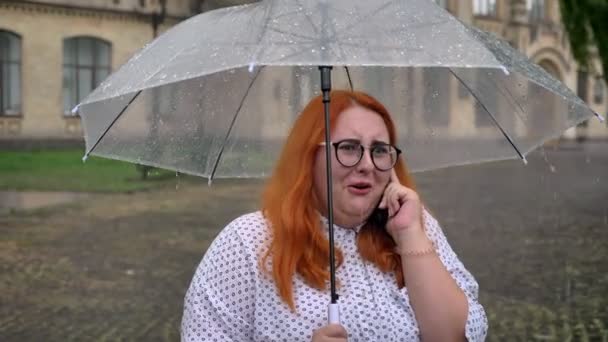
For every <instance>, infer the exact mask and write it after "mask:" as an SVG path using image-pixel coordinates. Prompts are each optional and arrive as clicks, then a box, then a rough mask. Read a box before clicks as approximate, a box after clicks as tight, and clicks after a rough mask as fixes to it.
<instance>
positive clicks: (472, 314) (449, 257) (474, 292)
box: [423, 209, 488, 341]
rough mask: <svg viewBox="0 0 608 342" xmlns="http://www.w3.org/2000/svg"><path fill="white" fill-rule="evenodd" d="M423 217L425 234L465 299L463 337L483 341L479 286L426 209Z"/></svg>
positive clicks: (484, 322)
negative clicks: (465, 319)
mask: <svg viewBox="0 0 608 342" xmlns="http://www.w3.org/2000/svg"><path fill="white" fill-rule="evenodd" d="M423 215H424V224H425V229H426V233H427V235H428V236H429V238H430V239H431V240H432V241H433V243H434V244H435V246H436V248H437V253H438V254H439V258H440V259H441V262H442V263H443V265H444V266H445V267H446V269H447V270H448V272H449V273H450V274H451V275H452V278H454V280H455V281H456V284H458V287H460V289H462V291H463V292H464V294H465V296H466V297H467V302H468V304H469V312H468V316H467V322H466V326H465V336H466V338H467V340H468V341H484V340H485V337H486V334H487V331H488V319H487V317H486V313H485V311H484V309H483V307H482V306H481V304H480V303H479V302H478V292H479V285H478V284H477V281H476V280H475V278H473V275H472V274H471V273H470V272H469V271H468V270H467V269H466V268H465V267H464V265H463V264H462V262H461V261H460V260H459V259H458V256H456V253H454V251H453V250H452V247H450V245H449V243H448V241H447V239H446V237H445V235H444V234H443V231H442V229H441V227H440V226H439V223H438V222H437V220H436V219H435V218H434V217H433V216H432V215H431V214H430V213H429V212H428V211H427V210H426V209H425V210H424V214H423Z"/></svg>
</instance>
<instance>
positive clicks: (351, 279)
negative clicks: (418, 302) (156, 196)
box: [181, 211, 488, 342]
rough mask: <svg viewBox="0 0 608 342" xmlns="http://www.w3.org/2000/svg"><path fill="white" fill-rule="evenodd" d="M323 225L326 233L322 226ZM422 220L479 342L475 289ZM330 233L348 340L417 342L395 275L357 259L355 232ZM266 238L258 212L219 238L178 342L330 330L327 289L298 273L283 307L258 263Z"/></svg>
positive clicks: (480, 316)
mask: <svg viewBox="0 0 608 342" xmlns="http://www.w3.org/2000/svg"><path fill="white" fill-rule="evenodd" d="M320 219H321V221H322V222H323V224H322V226H323V228H324V230H325V232H326V234H327V231H328V229H327V223H326V220H325V219H323V218H320ZM424 220H425V227H426V233H427V235H428V237H429V238H430V239H431V240H432V241H433V242H434V243H435V246H436V247H437V252H438V255H439V258H440V259H441V261H442V262H443V264H444V266H445V267H446V269H447V270H448V271H449V273H450V274H451V275H452V277H453V278H454V280H455V281H456V283H457V284H458V286H459V287H460V288H461V289H462V290H463V292H464V293H465V295H466V297H467V300H468V307H469V312H468V317H467V322H466V337H467V339H468V340H469V341H483V340H484V339H485V336H486V333H487V329H488V322H487V318H486V314H485V312H484V309H483V307H482V306H481V305H480V304H479V303H478V301H477V294H478V285H477V282H476V281H475V279H474V278H473V276H472V275H471V273H469V272H468V271H467V270H466V269H465V267H464V266H463V264H462V263H461V262H460V260H459V259H458V257H457V256H456V254H455V253H454V251H453V250H452V248H451V247H450V245H449V244H448V242H447V240H446V237H445V235H444V234H443V232H442V230H441V227H440V226H439V224H438V223H437V221H436V220H435V219H434V218H433V217H432V216H431V215H430V214H429V213H428V211H425V212H424ZM334 227H335V229H334V237H335V244H336V246H338V247H339V248H340V249H341V250H342V253H343V254H344V263H343V264H342V265H341V266H340V267H339V268H338V270H337V273H336V278H337V279H339V280H340V283H341V284H342V285H341V287H339V288H338V293H339V295H340V299H339V303H340V319H341V324H342V325H343V326H344V327H345V329H346V331H347V332H348V340H349V341H351V342H353V341H354V342H356V341H418V340H419V338H420V336H419V333H420V331H419V329H418V325H417V322H416V319H415V317H414V311H413V309H412V307H411V305H410V303H409V297H408V293H407V288H406V287H405V288H402V289H399V288H398V286H397V282H396V280H395V277H394V275H393V273H383V272H382V271H380V270H379V269H378V268H377V267H376V266H374V265H373V264H371V263H369V262H367V261H365V260H363V259H362V258H361V256H360V255H359V253H358V252H357V245H356V234H357V229H346V228H341V227H339V226H334ZM270 238H271V235H270V232H269V229H268V225H267V223H266V220H265V219H264V217H263V215H262V214H261V212H259V211H258V212H254V213H250V214H246V215H243V216H241V217H239V218H237V219H235V220H234V221H232V222H231V223H230V224H229V225H228V226H226V227H225V228H224V229H223V230H222V232H220V234H219V235H218V236H217V237H216V239H215V240H214V241H213V243H212V244H211V246H210V247H209V249H208V250H207V252H206V254H205V256H204V257H203V260H202V261H201V263H200V265H199V266H198V268H197V270H196V272H195V274H194V277H193V279H192V282H191V284H190V287H189V289H188V291H187V293H186V297H185V300H184V313H183V317H182V326H181V336H182V341H188V342H190V341H192V342H194V341H197V342H200V341H222V342H229V341H235V342H236V341H311V338H312V334H313V331H314V330H316V329H318V328H320V327H322V326H324V325H326V324H327V305H328V303H329V290H324V291H319V290H317V289H314V288H311V287H309V286H308V285H306V284H305V283H304V281H303V279H302V278H301V277H300V276H299V275H297V274H296V275H295V276H294V280H293V284H294V286H293V289H294V301H295V305H296V309H297V312H295V313H294V312H292V311H291V310H290V309H289V307H288V306H287V305H286V304H285V303H284V302H283V301H282V300H281V298H280V296H279V294H278V292H277V289H276V287H275V285H274V282H273V281H272V279H271V278H269V277H268V276H266V275H264V274H262V273H261V272H260V270H259V268H258V260H259V259H258V258H259V256H260V255H263V253H264V252H265V251H266V250H267V248H268V245H269V243H270ZM268 262H271V260H269V261H268Z"/></svg>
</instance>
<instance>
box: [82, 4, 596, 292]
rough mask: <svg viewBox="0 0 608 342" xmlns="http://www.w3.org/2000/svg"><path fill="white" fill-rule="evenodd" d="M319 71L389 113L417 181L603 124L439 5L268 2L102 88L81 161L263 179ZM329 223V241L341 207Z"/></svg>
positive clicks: (148, 50) (194, 23)
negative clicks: (426, 173) (421, 174)
mask: <svg viewBox="0 0 608 342" xmlns="http://www.w3.org/2000/svg"><path fill="white" fill-rule="evenodd" d="M319 66H327V67H329V66H331V67H332V69H331V77H332V78H333V79H332V80H331V83H330V82H329V81H330V80H329V79H327V78H326V79H324V80H323V81H324V82H325V85H326V87H329V86H331V87H333V88H346V89H354V90H359V91H364V92H366V93H368V94H370V95H372V96H374V97H376V98H377V99H378V100H380V101H381V102H382V103H383V104H385V105H386V107H387V109H388V110H389V112H391V113H392V115H393V117H394V120H395V122H396V124H397V130H398V132H399V134H400V136H399V141H398V144H399V146H400V147H401V148H402V149H403V150H404V151H405V155H406V158H407V162H408V166H409V167H410V168H411V169H412V171H414V172H415V171H422V170H430V169H436V168H441V167H447V166H454V165H463V164H470V163H478V162H482V161H491V160H501V159H508V158H521V159H522V160H524V161H525V155H526V154H527V153H528V152H530V151H532V150H533V149H534V148H536V147H538V146H540V145H541V144H543V143H544V142H545V141H547V140H548V139H551V138H556V137H558V136H560V135H561V134H562V133H563V132H564V130H566V129H567V128H569V127H572V126H575V125H576V124H578V123H580V122H582V121H584V120H587V119H589V118H590V117H592V116H593V115H597V114H595V113H594V112H593V111H591V110H590V109H589V108H588V106H587V105H586V104H585V103H584V102H583V101H582V100H580V99H579V98H578V97H577V96H576V95H575V94H573V93H572V92H571V91H570V90H569V89H568V88H567V87H565V86H564V85H563V84H562V83H560V82H559V81H557V80H556V79H554V78H553V77H552V76H551V75H549V74H548V73H547V72H545V71H544V70H543V69H542V68H540V67H539V66H537V65H536V64H534V63H532V62H531V61H529V60H528V59H527V58H526V57H525V56H523V55H521V54H520V53H519V52H517V51H515V50H514V49H512V48H511V47H510V46H509V45H508V44H507V43H505V42H502V41H500V40H499V39H497V38H495V37H494V36H492V35H491V34H488V33H485V32H482V31H480V30H477V29H475V28H472V27H469V26H467V25H465V24H463V23H461V22H460V21H459V20H458V19H456V18H454V17H453V16H451V15H450V14H449V13H448V12H446V11H445V10H444V9H442V8H440V7H438V6H437V5H435V3H434V2H432V1H428V0H401V1H386V0H384V1H367V0H332V1H328V0H316V1H314V0H266V1H262V2H259V3H255V4H250V5H244V6H237V7H231V8H226V9H220V10H216V11H211V12H206V13H203V14H200V15H198V16H195V17H193V18H191V19H189V20H186V21H184V22H182V23H180V24H179V25H177V26H175V27H174V28H172V29H171V30H169V31H167V32H166V33H165V34H163V35H162V36H160V37H159V38H157V39H156V40H154V41H153V42H152V43H150V44H149V45H147V46H146V47H144V48H143V49H142V50H141V51H140V52H139V53H137V54H136V55H135V56H133V57H132V58H131V59H130V60H129V61H128V62H127V63H126V64H125V65H123V66H122V67H121V68H120V69H119V70H118V71H116V72H115V73H114V74H113V75H111V76H110V77H109V78H108V79H107V80H105V81H104V82H103V83H102V84H101V85H100V86H99V87H98V88H97V89H96V90H95V91H94V92H93V93H91V94H90V95H89V96H88V97H87V98H86V99H85V100H84V101H83V102H82V103H81V104H80V105H79V106H78V107H77V110H78V112H79V114H80V116H81V117H82V124H83V127H84V132H85V140H86V155H85V158H86V156H88V155H90V154H93V155H98V156H103V157H109V158H114V159H121V160H126V161H130V162H135V163H139V164H146V165H151V166H157V167H161V168H167V169H173V170H177V171H180V172H183V173H188V174H194V175H199V176H203V177H207V178H209V180H211V179H212V178H214V177H264V176H266V175H268V174H269V172H270V170H271V168H272V166H273V161H274V160H275V158H276V157H277V155H278V152H279V149H280V147H281V146H282V141H283V139H284V138H285V136H286V135H287V133H288V130H289V128H290V127H291V125H292V123H293V121H294V119H295V117H296V115H297V113H298V112H299V111H300V110H301V109H302V108H303V106H304V104H305V103H306V101H307V100H308V99H309V98H310V97H312V96H313V95H317V94H319V93H320V92H321V88H320V84H321V75H322V74H323V75H325V76H329V75H330V69H329V68H321V69H322V72H321V73H320V72H319ZM325 90H327V89H325ZM326 95H327V94H326ZM598 117H599V115H598ZM328 165H329V163H328ZM329 188H330V187H329ZM329 211H330V215H329V220H330V229H331V228H332V223H333V219H332V215H331V202H330V204H329ZM332 237H333V234H332V231H331V230H330V244H332V247H333V243H332V240H333V239H332ZM332 250H333V248H332ZM330 259H332V260H330V265H331V268H332V270H333V265H334V262H333V253H331V255H330ZM335 299H337V296H335V284H334V281H333V272H332V303H335Z"/></svg>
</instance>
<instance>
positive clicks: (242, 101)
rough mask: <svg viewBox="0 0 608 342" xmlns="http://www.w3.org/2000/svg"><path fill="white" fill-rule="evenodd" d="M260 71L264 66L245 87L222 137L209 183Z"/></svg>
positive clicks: (260, 69) (262, 67)
mask: <svg viewBox="0 0 608 342" xmlns="http://www.w3.org/2000/svg"><path fill="white" fill-rule="evenodd" d="M262 69H264V66H261V67H260V68H259V69H258V70H257V71H256V73H255V76H253V78H252V79H251V83H249V86H248V87H247V90H246V91H245V95H243V98H242V99H241V102H240V103H239V106H238V108H237V109H236V113H235V114H234V116H233V117H232V121H231V122H230V127H228V132H226V136H225V137H224V142H223V143H222V146H221V148H220V152H219V153H218V154H217V158H216V159H215V163H213V170H212V171H211V175H209V182H211V180H212V179H213V176H214V175H215V172H216V171H217V167H218V165H219V164H220V159H221V158H222V154H223V153H224V148H225V147H226V143H227V142H228V138H229V137H230V134H231V133H232V128H234V124H235V123H236V119H237V117H238V116H239V113H240V112H241V109H242V108H243V104H245V100H246V99H247V96H248V95H249V91H250V90H251V87H253V84H254V83H255V80H256V79H257V78H258V76H259V75H260V72H261V71H262Z"/></svg>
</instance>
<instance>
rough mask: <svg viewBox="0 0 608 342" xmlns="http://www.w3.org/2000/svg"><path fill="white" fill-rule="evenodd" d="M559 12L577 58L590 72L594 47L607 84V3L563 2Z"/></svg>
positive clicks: (595, 0) (597, 0) (589, 0)
mask: <svg viewBox="0 0 608 342" xmlns="http://www.w3.org/2000/svg"><path fill="white" fill-rule="evenodd" d="M560 10H561V15H562V21H563V23H564V27H565V28H566V32H567V33H568V39H569V41H570V47H571V49H572V55H573V56H574V59H575V60H576V61H577V62H578V64H579V65H580V66H581V69H583V70H588V69H589V67H590V59H591V58H590V57H591V53H590V48H591V47H592V46H595V47H596V48H597V52H598V55H599V58H600V61H601V64H602V69H603V72H602V76H603V77H604V80H605V81H606V83H608V0H560Z"/></svg>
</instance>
